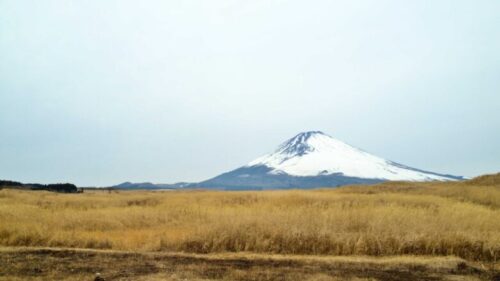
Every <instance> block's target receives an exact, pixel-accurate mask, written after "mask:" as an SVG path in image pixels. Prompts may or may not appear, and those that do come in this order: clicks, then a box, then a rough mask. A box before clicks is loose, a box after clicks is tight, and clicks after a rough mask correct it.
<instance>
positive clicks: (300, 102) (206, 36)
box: [0, 0, 500, 185]
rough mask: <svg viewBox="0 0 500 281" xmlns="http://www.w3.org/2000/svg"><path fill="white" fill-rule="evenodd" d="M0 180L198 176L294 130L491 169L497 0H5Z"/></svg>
mask: <svg viewBox="0 0 500 281" xmlns="http://www.w3.org/2000/svg"><path fill="white" fill-rule="evenodd" d="M0 106H1V110H0V132H1V133H0V178H2V179H11V180H19V181H24V182H42V183H48V182H66V181H68V182H74V183H76V184H78V185H110V184H117V183H120V182H123V181H153V182H166V183H169V182H176V181H198V180H203V179H206V178H209V177H212V176H215V175H217V174H219V173H221V172H225V171H227V170H230V169H233V168H236V167H238V166H241V165H243V164H245V163H247V162H249V161H250V160H252V159H254V158H256V157H258V156H260V155H262V154H264V153H267V152H269V151H271V150H273V149H274V148H275V146H277V145H278V144H279V143H281V142H282V141H284V140H285V139H287V138H289V137H292V136H293V135H295V134H297V133H298V132H301V131H305V130H322V131H324V132H326V133H328V134H330V135H332V136H334V137H336V138H338V139H341V140H343V141H345V142H348V143H350V144H352V145H355V146H357V147H359V148H362V149H364V150H366V151H369V152H372V153H374V154H376V155H379V156H382V157H385V158H388V159H391V160H394V161H397V162H400V163H404V164H406V165H410V166H413V167H417V168H422V169H427V170H431V171H435V172H444V173H451V174H456V175H465V176H475V175H478V174H482V173H487V172H494V171H500V1H498V0H491V1H484V0H479V1H457V0H453V1H451V0H449V1H435V0H434V1H422V0H414V1H396V0H394V1H386V0H379V1H371V0H370V1H356V0H354V1H331V0H325V1H274V0H251V1H250V0H249V1H234V0H231V1H229V0H227V1H217V0H214V1H206V0H204V1H190V0H178V1H140V2H139V1H101V0H99V1H98V0H95V1H67V0H64V1H63V0H61V1H23V0H12V1H6V0H0Z"/></svg>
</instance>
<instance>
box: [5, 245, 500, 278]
mask: <svg viewBox="0 0 500 281" xmlns="http://www.w3.org/2000/svg"><path fill="white" fill-rule="evenodd" d="M96 273H100V274H101V276H102V278H103V279H104V280H140V281H143V280H172V281H174V280H176V281H177V280H179V281H180V280H309V281H329V280H336V281H337V280H352V281H361V280H383V281H391V280H409V281H411V280H415V281H416V280H449V281H459V280H495V281H497V280H500V273H499V272H498V264H492V263H490V264H481V263H470V262H467V261H465V260H462V259H460V258H456V257H414V256H398V257H380V258H376V257H329V256H284V255H263V254H259V255H257V254H250V253H237V254H210V255H199V254H183V253H161V252H154V253H152V252H123V251H106V250H83V249H61V248H27V247H23V248H16V247H7V248H2V249H0V280H1V281H17V280H89V281H91V280H94V278H95V276H96Z"/></svg>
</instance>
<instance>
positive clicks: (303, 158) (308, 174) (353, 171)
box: [187, 131, 464, 190]
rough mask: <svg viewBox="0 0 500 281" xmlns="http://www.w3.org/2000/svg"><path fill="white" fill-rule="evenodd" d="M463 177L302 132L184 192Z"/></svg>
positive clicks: (314, 132)
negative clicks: (417, 166) (419, 167)
mask: <svg viewBox="0 0 500 281" xmlns="http://www.w3.org/2000/svg"><path fill="white" fill-rule="evenodd" d="M462 179H464V178H463V177H459V176H452V175H444V174H438V173H433V172H429V171H424V170H419V169H415V168H411V167H408V166H405V165H402V164H399V163H395V162H392V161H389V160H385V159H383V158H380V157H377V156H374V155H372V154H370V153H367V152H365V151H362V150H360V149H357V148H355V147H352V146H350V145H348V144H346V143H344V142H341V141H339V140H337V139H334V138H332V137H331V136H329V135H326V134H325V133H323V132H320V131H310V132H304V133H300V134H298V135H296V136H295V137H293V138H291V139H289V140H288V141H286V142H284V143H283V144H281V145H280V146H279V147H278V149H276V150H275V151H274V152H273V153H270V154H267V155H264V156H262V157H259V158H257V159H255V160H254V161H251V162H250V163H248V164H247V165H245V166H243V167H240V168H238V169H235V170H232V171H230V172H227V173H224V174H221V175H219V176H217V177H214V178H212V179H209V180H206V181H203V182H200V183H198V184H191V185H188V186H187V187H202V188H217V189H232V190H235V189H236V190H237V189H285V188H314V187H335V186H340V185H347V184H370V183H378V182H383V181H389V180H390V181H450V180H462Z"/></svg>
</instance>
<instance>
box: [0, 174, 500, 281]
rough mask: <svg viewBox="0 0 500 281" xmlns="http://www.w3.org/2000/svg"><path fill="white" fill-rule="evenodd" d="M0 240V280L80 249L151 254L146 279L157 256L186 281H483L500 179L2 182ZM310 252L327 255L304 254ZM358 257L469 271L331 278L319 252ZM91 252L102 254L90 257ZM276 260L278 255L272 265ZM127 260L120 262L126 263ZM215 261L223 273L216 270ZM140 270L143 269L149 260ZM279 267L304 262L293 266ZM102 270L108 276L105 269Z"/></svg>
mask: <svg viewBox="0 0 500 281" xmlns="http://www.w3.org/2000/svg"><path fill="white" fill-rule="evenodd" d="M0 246H3V247H4V248H5V249H4V250H3V251H1V253H0V280H16V279H15V278H20V279H18V280H24V279H27V280H32V279H33V280H59V279H58V278H57V277H54V276H53V277H50V278H52V279H50V278H49V277H48V276H49V275H50V274H56V273H57V272H58V269H57V268H58V267H57V266H56V267H54V266H53V265H50V264H47V262H48V261H50V260H51V258H48V257H55V258H53V259H52V261H53V262H54V263H57V264H64V263H69V262H70V261H71V259H69V260H68V259H64V260H58V259H57V258H60V259H62V258H63V257H65V256H68V257H71V256H72V255H73V256H74V259H75V260H78V262H82V260H84V257H85V255H88V256H87V258H88V260H89V263H96V264H101V265H103V264H110V263H111V262H110V260H111V259H112V257H114V256H117V255H118V256H123V257H125V258H123V257H122V258H120V259H119V260H120V261H119V262H118V261H117V262H116V263H115V264H116V265H115V266H114V267H115V269H116V268H121V267H123V268H128V269H130V268H134V266H133V265H134V264H135V265H136V266H138V264H141V263H145V264H147V261H148V260H150V261H151V262H150V263H151V264H150V265H149V266H150V267H151V268H155V270H154V272H153V273H154V274H155V276H157V277H153V275H148V274H149V273H151V272H149V273H148V274H146V275H145V276H149V277H148V278H149V279H140V278H142V277H140V276H141V275H140V274H139V275H134V274H132V273H130V274H132V275H133V276H136V277H135V278H136V279H130V280H169V279H168V278H170V279H171V280H177V279H175V278H174V279H172V278H173V277H171V275H168V276H167V275H165V276H164V275H162V274H167V273H168V274H174V273H172V272H167V273H165V271H164V270H162V269H161V268H162V267H161V266H159V265H158V260H159V261H162V260H163V259H165V263H164V264H169V263H171V264H174V265H175V266H174V267H173V268H177V267H179V266H180V268H181V269H182V270H181V269H179V271H180V272H183V274H187V273H186V272H191V273H190V274H192V275H189V274H188V277H186V278H187V279H185V280H215V279H226V280H306V279H308V278H309V280H493V279H494V278H497V277H494V276H495V274H497V273H496V272H497V270H498V260H499V258H500V175H493V176H485V177H481V178H476V179H473V180H470V181H466V182H448V183H405V182H391V183H384V184H379V185H374V186H349V187H343V188H338V189H317V190H308V191H303V190H287V191H248V192H222V191H194V190H193V191H121V192H103V191H93V192H85V193H83V194H59V193H50V192H43V191H37V192H34V191H20V190H11V189H4V190H0ZM26 247H28V248H26ZM35 247H48V248H53V249H60V250H57V251H56V250H51V249H46V250H40V249H39V248H35ZM68 248H78V249H81V248H85V249H94V250H96V249H100V250H107V251H87V252H86V251H83V250H78V251H76V250H75V251H71V250H70V249H68ZM16 249H18V251H17V250H16ZM21 249H24V250H21ZM29 249H32V250H29ZM23 251H24V252H23ZM30 251H31V252H30ZM79 251H83V252H79ZM54 253H55V254H54ZM61 253H66V254H65V255H63V254H61ZM83 253H86V254H83ZM89 253H90V254H89ZM155 253H156V254H155ZM167 253H169V255H167ZM172 253H178V255H185V257H186V258H185V259H180V258H179V259H180V260H184V261H186V260H190V261H192V264H189V263H188V262H182V263H180V264H177V263H176V262H175V260H176V259H175V258H174V256H172V255H173V254H172ZM180 253H183V254H180ZM231 253H233V254H234V255H238V256H237V258H236V257H235V256H233V257H232V258H228V257H227V255H230V254H231ZM44 255H45V256H44ZM134 255H143V257H141V258H136V257H135V256H134ZM144 255H145V256H144ZM155 255H156V256H155ZM251 255H257V257H258V258H255V260H257V261H259V262H256V265H255V266H241V267H239V263H238V261H241V260H245V261H246V262H244V263H245V264H246V265H247V262H248V263H249V264H252V263H251V261H252V258H249V257H250V256H251ZM275 255H279V257H282V258H281V260H280V259H277V258H275V259H274V261H271V260H270V262H269V266H268V267H266V266H265V265H266V263H265V262H263V260H264V258H263V257H268V259H271V258H270V257H273V256H275ZM16 256H17V257H18V258H17V259H16V258H15V257H16ZM243 256H244V257H245V258H242V257H243ZM318 256H321V257H322V258H323V259H325V260H321V262H320V261H316V260H314V259H313V258H314V257H318ZM359 256H364V257H365V258H364V259H366V260H369V259H372V260H373V262H371V264H376V263H377V262H379V263H380V262H382V261H387V260H390V261H392V263H391V264H392V265H393V266H395V267H398V268H400V269H401V270H400V271H399V273H401V272H408V271H410V272H418V269H419V268H420V269H422V268H431V267H432V264H434V263H436V264H441V263H440V262H442V261H443V259H445V260H446V262H447V265H446V266H443V267H442V268H448V267H450V266H449V263H450V261H453V262H451V263H452V264H454V265H453V266H451V267H450V268H452V269H449V268H448V269H442V268H441V269H440V270H445V271H446V272H448V273H449V274H452V273H453V272H454V271H453V270H458V271H460V270H459V269H460V268H462V269H465V268H467V269H474V270H465V271H463V272H462V273H464V272H466V273H467V274H468V275H467V274H466V275H467V276H468V277H467V278H469V279H443V278H445V277H442V276H445V275H442V274H441V275H439V274H438V275H439V276H441V277H442V278H441V277H436V276H438V275H436V274H434V275H433V274H431V273H432V272H434V271H432V270H431V271H426V272H428V273H429V272H431V273H429V274H430V275H428V276H427V275H425V276H424V275H417V276H416V277H415V276H413V277H415V278H413V277H411V276H407V277H405V278H403V277H402V276H400V275H397V274H396V273H395V274H396V275H393V276H399V277H401V278H403V279H398V278H396V279H390V277H388V276H386V275H383V274H382V273H383V272H386V273H387V272H390V270H393V271H394V269H390V268H389V269H387V268H385V269H380V267H375V268H379V269H380V272H382V273H380V272H379V273H377V274H376V273H373V274H372V275H373V276H372V277H370V275H369V274H362V273H363V272H365V273H366V272H370V270H371V269H370V268H372V267H370V266H367V267H363V266H361V265H360V264H363V263H358V264H357V265H356V266H358V267H359V268H364V270H358V271H356V270H354V271H353V272H361V273H360V274H354V273H353V272H351V271H349V272H350V273H349V274H348V271H346V272H344V273H343V274H341V275H345V276H350V277H348V279H339V278H341V277H339V276H340V275H339V274H340V273H342V272H341V271H338V270H337V271H335V270H332V269H331V268H330V269H329V267H328V266H327V265H328V258H329V257H330V258H331V257H340V258H342V257H343V259H344V260H343V262H344V265H342V266H340V267H335V268H337V269H338V268H352V267H351V262H350V261H349V258H352V257H359ZM19 257H20V259H19ZM27 257H31V260H30V259H27ZM44 257H45V258H44ZM188 257H189V258H188ZM202 257H203V258H202ZM214 257H217V258H214ZM221 257H224V258H221ZM283 257H287V258H283ZM291 257H301V258H295V259H292V258H291ZM99 259H104V260H106V262H103V263H101V262H97V260H99ZM276 259H277V260H278V261H280V262H281V263H280V262H277V263H276V262H275V260H276ZM412 259H413V260H414V261H421V265H420V266H421V267H419V266H415V264H414V263H412V262H410V261H411V260H412ZM434 259H439V260H438V261H439V262H436V261H437V260H434ZM167 260H168V262H167ZM213 260H216V261H217V263H216V264H217V266H215V265H214V264H212V266H214V268H213V269H207V270H208V272H210V270H212V271H213V270H216V269H217V270H218V271H219V272H224V274H222V275H220V276H219V275H217V274H215V275H214V274H212V275H210V274H209V275H206V274H205V275H204V274H201V273H200V274H198V273H199V272H201V271H203V270H201V269H200V267H199V266H201V265H200V264H203V266H202V267H201V268H204V267H207V268H210V266H211V265H210V264H211V263H210V262H208V261H213ZM311 260H312V262H311ZM126 261H128V262H127V264H129V265H130V266H126V265H125V262H126ZM249 261H250V262H249ZM375 261H376V262H375ZM294 262H295V263H297V265H296V266H293V263H294ZM2 263H3V268H4V269H1V267H2ZM33 264H35V265H36V264H39V266H40V267H41V268H39V269H38V270H39V271H40V272H39V274H38V275H37V274H36V272H37V270H35V273H34V274H32V275H29V276H28V275H22V274H23V272H24V273H26V272H28V273H30V272H31V271H30V270H27V269H25V270H21V269H23V268H25V267H26V266H28V267H29V266H32V265H33ZM160 264H161V263H160ZM221 264H222V265H221ZM276 264H277V265H276ZM308 264H309V266H312V265H311V264H314V266H316V267H317V271H314V270H312V271H311V270H309V271H307V270H305V269H304V268H306V269H307V266H308ZM338 264H339V262H337V265H338ZM345 264H349V266H346V265H345ZM224 265H226V266H227V267H230V268H231V270H229V269H227V268H226V269H224ZM455 265H456V266H455ZM70 267H71V266H69V265H67V266H65V267H64V268H70ZM140 267H141V266H139V268H140ZM144 267H145V269H144V270H145V272H148V270H147V269H146V268H147V267H148V265H144ZM16 268H17V269H19V270H16ZM96 268H99V267H98V266H97V267H96ZM286 268H295V269H297V270H299V269H304V270H299V271H297V272H295V273H294V271H293V270H292V271H290V270H285V269H286ZM355 268H357V267H355ZM457 268H458V269H457ZM44 269H47V271H44ZM49 269H50V270H49ZM372 269H373V268H372ZM2 270H3V271H2ZM60 270H61V269H60ZM96 270H97V269H96ZM99 270H101V271H106V268H100V269H99ZM366 270H368V271H366ZM387 270H389V271H387ZM88 271H89V272H87V271H85V272H84V273H85V274H84V275H85V277H82V278H83V279H78V278H79V277H78V276H80V275H78V274H80V273H81V272H79V271H78V270H76V271H74V273H75V274H76V275H75V276H76V277H75V276H73V277H74V278H77V277H78V278H77V279H74V280H93V279H88V278H89V277H88V274H90V273H92V272H91V271H92V270H91V269H89V270H88ZM108 271H110V272H111V271H112V272H115V271H113V270H112V269H111V268H109V269H108ZM424 271H425V270H424ZM438 271H439V270H437V271H436V272H438ZM162 272H163V273H162ZM193 272H195V273H196V272H198V273H196V274H195V273H193ZM203 272H205V271H203ZM263 272H264V273H265V272H267V275H266V274H264V273H263ZM280 272H281V273H280ZM307 272H309V273H310V274H309V273H308V274H309V275H308V274H306V273H307ZM394 272H395V271H394ZM31 273H33V272H31ZM31 273H30V274H31ZM77 273H78V274H77ZM115 273H116V272H115ZM153 273H151V274H153ZM205 273H206V272H205ZM288 273H290V274H292V275H290V276H288V275H287V274H288ZM312 273H314V274H317V275H314V274H312ZM19 274H20V275H19ZM44 274H45V275H44ZM47 274H48V275H47ZM82 274H83V273H82ZM92 274H93V273H92ZM130 274H128V275H127V274H125V275H120V274H118V273H116V274H115V275H113V276H114V277H109V278H111V279H109V280H115V279H116V280H129V279H127V276H132V275H130ZM158 274H159V275H158ZM175 274H177V275H179V273H178V272H177V273H175ZM175 274H174V275H175ZM193 274H194V275H193ZM235 274H236V275H235ZM293 274H298V275H293ZM301 274H302V275H301ZM304 274H305V275H304ZM311 274H312V275H311ZM453 274H455V273H453ZM457 274H458V273H457ZM471 274H472V275H471ZM474 274H475V275H474ZM16 276H17V277H16ZM19 276H21V277H19ZM23 276H24V277H23ZM30 276H31V277H30ZM50 276H52V275H50ZM68 276H69V275H68ZM82 276H83V275H82ZM158 276H160V277H158ZM162 276H163V277H162ZM169 276H170V277H169ZM189 276H191V277H189ZM228 276H229V277H228ZM231 276H232V277H231ZM256 276H257V277H256ZM266 276H267V277H266ZM432 276H434V277H432ZM453 276H455V275H453ZM453 276H452V277H453ZM457 276H459V275H457ZM492 276H493V277H492ZM28 277H29V278H32V279H29V278H28ZM139 277H140V278H139ZM452 277H450V278H452ZM462 277H463V276H462ZM5 278H7V279H5ZM36 278H41V279H36ZM44 278H48V279H44ZM68 278H69V277H68ZM85 278H87V279H85ZM120 278H122V279H120ZM144 278H146V277H144ZM154 278H157V279H154ZM266 278H267V279H266ZM280 278H281V279H280ZM311 278H312V279H311ZM328 278H330V279H328ZM332 278H337V279H332ZM346 278H347V277H346ZM353 278H354V279H353ZM356 278H358V279H356ZM360 278H361V279H360ZM367 278H368V279H367ZM370 278H372V279H370ZM432 278H434V279H432ZM436 278H437V279H436ZM439 278H441V279H439ZM446 278H448V277H446ZM453 278H455V277H453ZM456 278H458V277H456ZM464 278H465V277H464ZM474 278H475V279H474ZM485 278H486V279H485ZM491 278H493V279H491ZM63 279H64V278H63ZM61 280H62V279H61ZM107 280H108V279H107ZM179 280H181V279H179Z"/></svg>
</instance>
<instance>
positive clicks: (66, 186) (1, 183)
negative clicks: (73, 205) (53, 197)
mask: <svg viewBox="0 0 500 281" xmlns="http://www.w3.org/2000/svg"><path fill="white" fill-rule="evenodd" d="M3 188H11V189H24V190H47V191H53V192H63V193H77V192H78V188H77V187H76V185H74V184H71V183H56V184H39V183H21V182H16V181H9V180H0V189H3Z"/></svg>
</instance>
